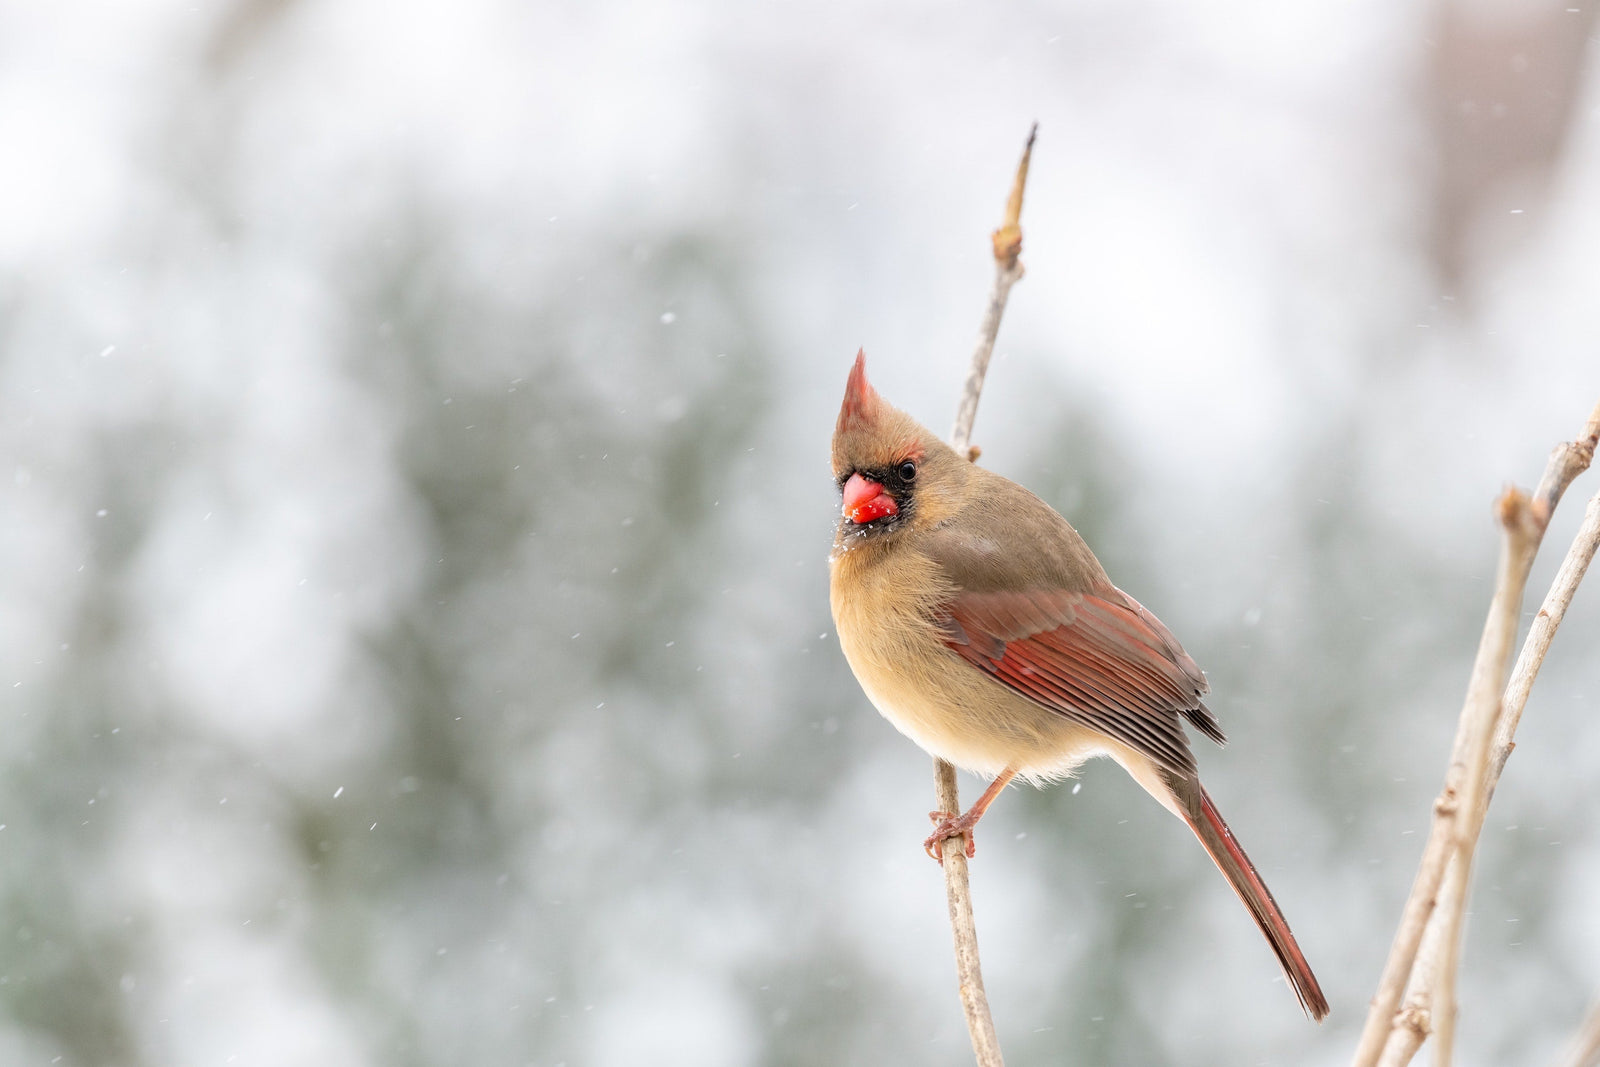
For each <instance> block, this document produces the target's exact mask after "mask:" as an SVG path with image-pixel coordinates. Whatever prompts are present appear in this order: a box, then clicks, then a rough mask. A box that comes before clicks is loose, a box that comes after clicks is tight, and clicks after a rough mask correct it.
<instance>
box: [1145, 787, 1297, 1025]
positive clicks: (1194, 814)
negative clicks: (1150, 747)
mask: <svg viewBox="0 0 1600 1067" xmlns="http://www.w3.org/2000/svg"><path fill="white" fill-rule="evenodd" d="M1168 784H1169V785H1172V786H1173V787H1174V792H1176V793H1177V794H1178V800H1179V804H1180V806H1181V807H1182V808H1183V809H1184V811H1185V812H1188V813H1190V814H1188V815H1187V819H1188V823H1189V826H1190V828H1191V829H1193V830H1194V835H1195V836H1196V837H1198V838H1199V839H1200V843H1201V844H1202V845H1204V846H1206V851H1207V852H1209V853H1211V859H1212V860H1213V861H1214V862H1215V863H1216V865H1217V868H1218V869H1219V870H1221V871H1222V873H1223V875H1224V876H1226V878H1227V879H1228V884H1229V885H1231V886H1233V891H1234V892H1235V893H1237V894H1239V899H1240V900H1242V901H1244V906H1245V907H1247V908H1249V909H1250V914H1251V915H1252V916H1253V917H1254V918H1255V920H1256V925H1257V926H1259V927H1261V932H1262V933H1263V934H1265V935H1266V938H1267V943H1268V944H1269V945H1271V946H1272V951H1273V952H1275V953H1276V954H1277V956H1278V962H1279V963H1280V964H1282V965H1283V973H1284V974H1285V975H1286V976H1287V977H1288V979H1289V984H1290V985H1291V986H1293V987H1294V992H1295V996H1297V997H1299V998H1300V1007H1302V1008H1304V1009H1305V1013H1306V1014H1307V1015H1309V1016H1311V1018H1313V1019H1315V1020H1316V1021H1317V1022H1321V1021H1322V1020H1323V1019H1324V1018H1325V1017H1326V1016H1327V1014H1328V1000H1327V998H1326V997H1324V996H1323V995H1322V987H1321V986H1319V985H1318V984H1317V976H1316V975H1314V974H1312V973H1311V965H1310V964H1309V963H1307V962H1306V957H1305V954H1304V953H1302V952H1301V951H1300V946H1299V945H1298V944H1296V943H1295V940H1294V934H1292V933H1290V932H1289V923H1288V921H1287V920H1286V919H1284V917H1283V912H1282V911H1280V910H1278V903H1277V901H1275V900H1273V899H1272V893H1271V891H1269V890H1268V889H1267V884H1266V883H1265V882H1263V881H1262V880H1261V876H1260V875H1259V874H1257V873H1256V867H1255V864H1253V863H1251V862H1250V857H1249V856H1246V855H1245V854H1244V849H1242V848H1240V847H1239V842H1238V841H1237V840H1236V839H1235V838H1234V836H1233V831H1232V830H1230V829H1228V824H1227V823H1225V822H1223V821H1222V814H1221V813H1220V812H1218V811H1217V806H1216V805H1215V804H1213V803H1211V797H1210V795H1209V794H1207V793H1206V790H1205V787H1204V786H1202V785H1201V784H1200V782H1199V781H1198V780H1197V779H1193V778H1191V779H1188V780H1187V781H1184V782H1182V783H1179V782H1173V781H1172V780H1171V778H1170V777H1169V779H1168ZM1191 790H1192V791H1191Z"/></svg>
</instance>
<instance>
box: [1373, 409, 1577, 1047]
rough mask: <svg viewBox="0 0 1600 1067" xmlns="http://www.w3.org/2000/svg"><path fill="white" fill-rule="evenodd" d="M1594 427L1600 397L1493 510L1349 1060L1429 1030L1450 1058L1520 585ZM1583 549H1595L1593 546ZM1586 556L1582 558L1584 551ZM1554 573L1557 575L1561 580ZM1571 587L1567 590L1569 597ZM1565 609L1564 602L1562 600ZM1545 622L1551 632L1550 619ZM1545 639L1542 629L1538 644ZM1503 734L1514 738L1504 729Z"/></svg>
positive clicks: (1410, 1042)
mask: <svg viewBox="0 0 1600 1067" xmlns="http://www.w3.org/2000/svg"><path fill="white" fill-rule="evenodd" d="M1597 434H1600V405H1596V407H1595V410H1594V412H1593V413H1592V414H1591V415H1590V417H1589V420H1588V422H1587V423H1586V424H1585V426H1584V429H1583V431H1582V432H1581V433H1580V435H1579V437H1578V439H1577V440H1576V441H1574V442H1572V443H1570V444H1566V445H1561V446H1559V447H1557V448H1556V449H1555V451H1554V452H1553V453H1552V454H1551V457H1550V461H1549V463H1548V464H1547V465H1546V467H1545V472H1544V476H1543V477H1542V478H1541V479H1540V481H1539V486H1538V488H1537V489H1536V490H1535V491H1534V495H1533V496H1532V497H1531V498H1530V497H1526V496H1524V495H1523V494H1521V493H1520V492H1517V491H1516V490H1509V491H1507V492H1506V493H1505V494H1504V495H1503V496H1502V497H1501V500H1500V504H1499V508H1498V514H1499V518H1500V522H1501V525H1502V527H1503V528H1504V530H1505V533H1506V538H1505V542H1504V547H1503V550H1502V554H1501V562H1500V571H1499V576H1498V580H1497V583H1496V587H1495V595H1494V600H1493V602H1492V604H1491V606H1490V610H1489V617H1488V619H1487V620H1486V621H1485V623H1484V632H1483V637H1482V638H1481V640H1480V641H1479V645H1478V656H1477V659H1476V660H1475V661H1474V663H1473V669H1472V680H1471V682H1470V683H1469V685H1468V690H1467V699H1466V701H1465V703H1464V705H1463V707H1462V710H1461V718H1460V721H1459V723H1458V725H1457V731H1456V740H1455V745H1454V747H1453V749H1452V752H1451V761H1450V766H1449V769H1448V771H1447V772H1446V775H1445V785H1444V789H1443V790H1442V791H1441V792H1440V794H1439V797H1438V799H1437V800H1436V801H1435V803H1434V820H1433V825H1432V828H1431V829H1430V831H1429V835H1428V841H1427V844H1426V845H1425V846H1424V848H1423V855H1422V862H1421V864H1420V865H1419V868H1418V871H1417V877H1416V880H1415V882H1414V883H1413V884H1412V888H1411V896H1410V897H1409V898H1408V899H1407V901H1406V906H1405V909H1404V911H1403V912H1402V914H1401V919H1400V927H1399V929H1398V930H1397V931H1396V933H1395V940H1394V944H1393V945H1392V946H1391V948H1390V951H1389V958H1388V960H1387V962H1386V963H1385V965H1384V970H1383V975H1382V976H1381V978H1380V979H1379V983H1378V991H1377V993H1376V994H1375V995H1374V996H1373V998H1372V1005H1371V1009H1370V1010H1369V1012H1368V1014H1367V1020H1366V1024H1365V1026H1364V1027H1363V1029H1362V1033H1361V1040H1360V1042H1359V1044H1358V1046H1357V1048H1356V1053H1355V1056H1354V1058H1353V1060H1352V1064H1353V1065H1354V1067H1372V1065H1374V1064H1377V1063H1379V1062H1380V1061H1379V1057H1380V1056H1381V1057H1382V1061H1381V1062H1382V1063H1383V1064H1384V1065H1385V1067H1398V1065H1400V1064H1404V1063H1407V1062H1409V1061H1410V1059H1411V1056H1412V1055H1413V1054H1415V1052H1416V1050H1417V1048H1418V1047H1419V1046H1420V1045H1421V1043H1422V1041H1423V1040H1425V1039H1426V1038H1427V1036H1428V1034H1429V1033H1430V1032H1434V1031H1437V1032H1438V1034H1439V1049H1438V1051H1439V1056H1438V1062H1439V1063H1440V1064H1442V1065H1446V1067H1447V1065H1448V1064H1449V1062H1450V1055H1451V1053H1452V1051H1453V1042H1454V1024H1455V997H1454V988H1455V969H1456V962H1457V958H1458V955H1459V945H1460V933H1461V919H1462V915H1463V914H1464V912H1465V905H1466V900H1467V895H1468V889H1469V886H1470V882H1471V872H1472V856H1473V851H1474V849H1475V848H1476V843H1477V839H1478V835H1479V834H1480V833H1481V832H1482V829H1483V819H1484V815H1485V814H1486V812H1487V806H1488V797H1489V793H1490V792H1491V791H1492V789H1493V784H1494V781H1496V780H1498V771H1497V770H1495V769H1494V768H1495V767H1496V766H1498V765H1503V763H1504V757H1503V756H1500V757H1497V758H1498V764H1494V763H1491V754H1492V753H1494V752H1495V748H1494V747H1493V739H1494V736H1495V732H1496V726H1497V723H1498V722H1499V720H1500V719H1501V717H1502V716H1501V709H1502V707H1503V706H1508V705H1509V700H1508V699H1506V698H1508V697H1515V696H1516V691H1517V688H1518V686H1519V685H1520V686H1521V697H1520V700H1521V702H1525V701H1526V688H1527V686H1529V685H1531V684H1532V676H1531V674H1529V676H1528V677H1527V679H1526V681H1525V682H1522V683H1517V682H1515V681H1514V683H1513V690H1512V692H1511V693H1509V694H1508V693H1507V691H1506V683H1505V679H1506V669H1507V666H1508V662H1509V658H1510V654H1511V644H1512V642H1513V641H1514V639H1515V637H1516V625H1517V618H1518V613H1519V612H1520V609H1521V603H1522V596H1523V590H1524V588H1525V586H1526V584H1527V578H1528V572H1529V570H1531V569H1532V566H1533V558H1534V555H1535V554H1536V553H1537V552H1538V549H1539V544H1540V542H1541V541H1542V540H1543V537H1544V532H1545V529H1546V527H1547V526H1548V525H1549V521H1550V516H1551V514H1552V513H1553V512H1554V510H1555V507H1556V505H1557V504H1558V503H1559V502H1560V499H1561V496H1562V494H1563V493H1565V491H1566V488H1567V486H1568V485H1570V484H1571V483H1572V480H1573V479H1574V478H1576V477H1577V476H1578V475H1579V474H1580V473H1582V472H1583V471H1584V470H1585V469H1586V468H1587V467H1588V466H1589V463H1590V462H1591V461H1592V459H1593V455H1594V448H1595V442H1596V436H1597ZM1586 528H1587V524H1586ZM1580 540H1581V535H1580ZM1576 550H1577V548H1576V546H1575V547H1574V551H1576ZM1569 555H1570V554H1569ZM1589 555H1590V556H1591V557H1592V555H1593V551H1592V550H1591V551H1590V553H1589ZM1583 562H1584V565H1585V566H1586V565H1587V558H1586V559H1585V560H1584V561H1583ZM1563 570H1564V571H1565V570H1566V568H1565V567H1564V568H1563ZM1581 577H1582V568H1578V569H1577V571H1576V573H1575V574H1574V575H1573V576H1572V577H1571V578H1570V583H1571V585H1572V586H1573V587H1576V584H1577V580H1578V579H1579V578H1581ZM1559 581H1560V576H1558V584H1559ZM1554 594H1555V591H1554V590H1552V595H1554ZM1570 595H1571V594H1570V592H1569V593H1568V594H1567V596H1568V599H1570ZM1561 611H1562V612H1564V611H1565V603H1564V602H1563V603H1562V605H1561ZM1542 619H1543V616H1541V620H1542ZM1551 621H1552V623H1556V624H1558V623H1559V622H1560V619H1559V617H1552V619H1551ZM1549 628H1550V630H1551V631H1552V632H1553V630H1554V626H1553V625H1551V626H1550V627H1549ZM1531 637H1532V635H1530V639H1531ZM1548 645H1549V640H1548V637H1546V638H1545V639H1544V647H1548ZM1540 656H1541V657H1542V652H1541V653H1540ZM1525 658H1526V657H1525ZM1531 669H1532V671H1534V672H1536V671H1537V665H1536V664H1532V667H1531ZM1520 714H1521V704H1520V703H1519V704H1518V706H1517V712H1516V715H1517V716H1518V717H1520ZM1512 728H1513V729H1514V723H1512ZM1505 740H1506V743H1507V744H1509V743H1510V739H1509V735H1508V736H1507V737H1506V738H1505ZM1507 752H1509V749H1507ZM1447 871H1448V872H1449V878H1448V880H1447V878H1446V874H1447ZM1424 934H1426V935H1427V939H1426V941H1425V940H1424ZM1419 949H1421V950H1422V951H1420V952H1419ZM1447 972H1448V973H1447ZM1408 987H1409V989H1410V995H1409V996H1407V997H1406V1003H1405V1005H1404V1007H1403V1008H1401V1005H1400V998H1401V996H1402V995H1403V994H1405V993H1406V992H1407V989H1408ZM1397 1009H1398V1010H1397Z"/></svg>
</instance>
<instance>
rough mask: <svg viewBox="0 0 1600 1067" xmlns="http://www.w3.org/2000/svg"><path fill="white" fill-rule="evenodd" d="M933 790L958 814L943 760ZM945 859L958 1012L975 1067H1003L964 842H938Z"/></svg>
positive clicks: (943, 807)
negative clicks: (964, 1022)
mask: <svg viewBox="0 0 1600 1067" xmlns="http://www.w3.org/2000/svg"><path fill="white" fill-rule="evenodd" d="M933 782H934V788H935V789H936V790H937V791H938V795H939V810H940V811H952V812H959V811H960V810H961V798H960V795H959V794H958V793H957V790H956V769H955V767H953V766H951V765H950V764H948V763H946V762H945V761H944V760H934V761H933ZM939 850H940V852H941V853H942V854H943V856H944V895H945V901H946V903H948V904H949V905H950V932H951V934H952V935H953V936H954V938H955V943H956V977H957V980H958V981H959V982H960V985H961V1008H962V1010H963V1011H965V1012H966V1015H967V1032H968V1033H970V1034H971V1035H972V1052H973V1055H974V1056H976V1057H977V1061H978V1067H1003V1065H1004V1063H1005V1060H1004V1059H1002V1058H1001V1056H1000V1038H999V1037H998V1036H996V1034H995V1032H994V1017H993V1016H992V1015H990V1014H989V996H988V994H987V993H985V992H984V989H983V966H982V964H981V963H980V962H979V961H978V927H977V924H976V922H975V920H974V919H973V917H972V890H971V886H970V884H969V882H968V880H967V849H966V839H965V838H963V837H961V836H960V835H957V836H955V837H947V838H945V839H944V840H943V841H941V842H939Z"/></svg>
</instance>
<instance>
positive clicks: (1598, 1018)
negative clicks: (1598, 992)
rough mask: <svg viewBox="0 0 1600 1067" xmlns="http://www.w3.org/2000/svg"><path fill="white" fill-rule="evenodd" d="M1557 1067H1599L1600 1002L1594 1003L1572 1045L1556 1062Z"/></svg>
mask: <svg viewBox="0 0 1600 1067" xmlns="http://www.w3.org/2000/svg"><path fill="white" fill-rule="evenodd" d="M1556 1062H1557V1064H1558V1065H1559V1067H1600V1001H1595V1005H1594V1007H1592V1008H1590V1009H1589V1014H1588V1015H1586V1016H1584V1018H1583V1025H1581V1026H1579V1027H1578V1032H1577V1033H1576V1034H1574V1035H1573V1036H1572V1043H1571V1044H1570V1045H1568V1046H1567V1049H1566V1051H1565V1052H1563V1053H1562V1054H1561V1059H1559V1060H1557V1061H1556Z"/></svg>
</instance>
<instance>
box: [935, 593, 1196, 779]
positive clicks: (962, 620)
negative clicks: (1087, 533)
mask: <svg viewBox="0 0 1600 1067" xmlns="http://www.w3.org/2000/svg"><path fill="white" fill-rule="evenodd" d="M939 615H940V617H939V623H940V626H941V627H942V629H943V632H944V640H945V644H946V645H948V646H949V647H950V648H951V649H952V650H954V651H955V652H956V653H957V654H958V655H960V656H961V657H962V658H963V659H965V660H966V661H967V662H968V663H970V664H972V666H974V667H976V668H977V669H978V670H981V671H983V672H984V673H986V674H988V675H989V676H990V677H992V678H994V679H996V680H997V681H999V682H1001V683H1003V684H1004V685H1006V686H1007V687H1009V688H1010V689H1011V690H1013V691H1014V692H1016V693H1019V694H1021V695H1022V696H1025V697H1027V698H1028V699H1030V700H1032V701H1034V702H1035V703H1038V704H1041V705H1043V706H1044V707H1047V708H1049V709H1051V710H1052V711H1056V712H1059V713H1061V714H1062V715H1065V716H1066V717H1067V718H1069V719H1072V720H1073V721H1075V722H1078V723H1081V724H1082V725H1084V726H1087V727H1089V728H1090V729H1093V730H1097V731H1099V732H1101V733H1103V734H1106V735H1107V736H1109V737H1112V738H1114V739H1116V740H1118V741H1121V742H1122V743H1123V744H1125V745H1128V746H1130V747H1132V748H1133V749H1135V750H1136V751H1138V752H1141V753H1143V754H1144V755H1146V756H1149V757H1150V758H1151V759H1153V760H1155V761H1156V762H1157V763H1158V764H1160V765H1162V766H1165V767H1168V768H1170V769H1171V770H1174V771H1177V772H1179V773H1181V774H1185V775H1190V774H1193V773H1194V772H1195V764H1194V757H1193V756H1192V755H1191V754H1190V752H1189V742H1188V739H1187V738H1186V737H1185V736H1184V733H1183V728H1182V726H1181V725H1180V723H1179V716H1180V715H1181V716H1183V717H1185V718H1187V719H1189V721H1190V722H1192V723H1194V724H1195V726H1196V727H1197V728H1198V729H1200V730H1201V732H1203V733H1204V734H1206V736H1208V737H1210V738H1211V739H1212V740H1214V741H1217V742H1218V743H1221V742H1222V741H1223V736H1222V730H1221V727H1220V726H1219V725H1218V724H1217V721H1216V719H1215V718H1214V717H1213V716H1212V715H1211V712H1210V711H1208V710H1207V709H1206V707H1205V705H1204V704H1203V703H1201V701H1200V698H1201V696H1203V695H1204V694H1205V692H1206V689H1207V685H1206V680H1205V675H1204V674H1202V673H1201V671H1200V668H1199V667H1198V666H1197V665H1196V664H1195V662H1194V660H1193V659H1191V658H1190V656H1189V654H1188V653H1187V652H1185V651H1184V650H1183V648H1182V647H1181V646H1180V645H1179V644H1178V642H1177V639H1176V638H1174V637H1173V636H1172V633H1171V631H1169V630H1168V629H1167V628H1166V627H1165V626H1164V625H1162V623H1161V620H1160V619H1157V618H1156V617H1155V616H1154V615H1152V614H1151V613H1150V612H1149V611H1147V610H1145V608H1144V607H1143V606H1142V605H1140V604H1139V602H1138V601H1136V600H1134V599H1133V598H1132V597H1130V596H1128V595H1127V594H1126V593H1123V592H1122V591H1121V590H1120V589H1117V588H1116V587H1115V586H1110V585H1107V586H1105V587H1104V588H1101V589H1097V590H1095V591H1092V592H1069V591H1065V590H1059V589H1025V590H1019V591H993V590H990V591H970V590H958V591H957V592H956V593H955V595H954V596H952V597H951V598H950V599H949V600H947V601H946V602H945V603H944V604H943V605H942V608H941V610H940V613H939Z"/></svg>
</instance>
